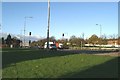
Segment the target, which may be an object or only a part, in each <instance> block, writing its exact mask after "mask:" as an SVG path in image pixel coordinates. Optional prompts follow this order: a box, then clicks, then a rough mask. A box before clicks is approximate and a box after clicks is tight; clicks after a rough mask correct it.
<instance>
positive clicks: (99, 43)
mask: <svg viewBox="0 0 120 80" xmlns="http://www.w3.org/2000/svg"><path fill="white" fill-rule="evenodd" d="M96 25H97V26H100V38H101V34H102V25H101V24H96ZM99 45H100V47H101V41H100V42H99Z"/></svg>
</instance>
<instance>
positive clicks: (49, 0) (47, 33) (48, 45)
mask: <svg viewBox="0 0 120 80" xmlns="http://www.w3.org/2000/svg"><path fill="white" fill-rule="evenodd" d="M49 28H50V0H48V29H47V49H49Z"/></svg>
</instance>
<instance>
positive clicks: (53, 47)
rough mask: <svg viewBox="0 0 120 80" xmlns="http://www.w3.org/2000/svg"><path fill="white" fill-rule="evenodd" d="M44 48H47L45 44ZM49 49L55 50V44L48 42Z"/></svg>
mask: <svg viewBox="0 0 120 80" xmlns="http://www.w3.org/2000/svg"><path fill="white" fill-rule="evenodd" d="M44 48H45V49H46V48H47V42H45V45H44ZM49 49H51V50H57V47H56V44H55V43H54V42H49Z"/></svg>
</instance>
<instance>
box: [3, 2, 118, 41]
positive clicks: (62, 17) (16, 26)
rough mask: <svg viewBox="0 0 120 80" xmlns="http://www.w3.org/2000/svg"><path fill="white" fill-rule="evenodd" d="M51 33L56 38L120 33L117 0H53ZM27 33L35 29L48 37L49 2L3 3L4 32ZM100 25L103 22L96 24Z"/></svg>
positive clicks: (35, 31)
mask: <svg viewBox="0 0 120 80" xmlns="http://www.w3.org/2000/svg"><path fill="white" fill-rule="evenodd" d="M50 10H51V11H50V36H55V38H56V39H60V38H62V34H63V33H64V35H65V36H64V37H65V38H70V36H72V35H75V36H76V37H81V36H82V34H83V33H84V38H89V37H90V36H91V35H92V34H96V35H98V36H100V25H101V34H102V35H103V34H106V35H112V34H118V3H117V2H51V4H50ZM25 16H27V17H33V18H27V19H26V35H28V34H29V32H32V35H34V36H36V37H45V38H46V37H47V25H48V24H47V23H48V22H47V18H48V3H47V2H3V3H2V32H4V33H12V34H21V35H23V34H24V32H23V30H24V22H25V18H24V17H25ZM96 24H99V25H96Z"/></svg>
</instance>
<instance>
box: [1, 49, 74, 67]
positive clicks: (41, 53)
mask: <svg viewBox="0 0 120 80" xmlns="http://www.w3.org/2000/svg"><path fill="white" fill-rule="evenodd" d="M71 54H73V52H62V51H46V50H31V51H23V50H19V51H13V50H11V51H9V52H4V50H3V53H2V68H5V67H9V66H10V64H15V63H17V62H22V61H27V60H35V59H41V58H48V57H56V56H65V55H71Z"/></svg>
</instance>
